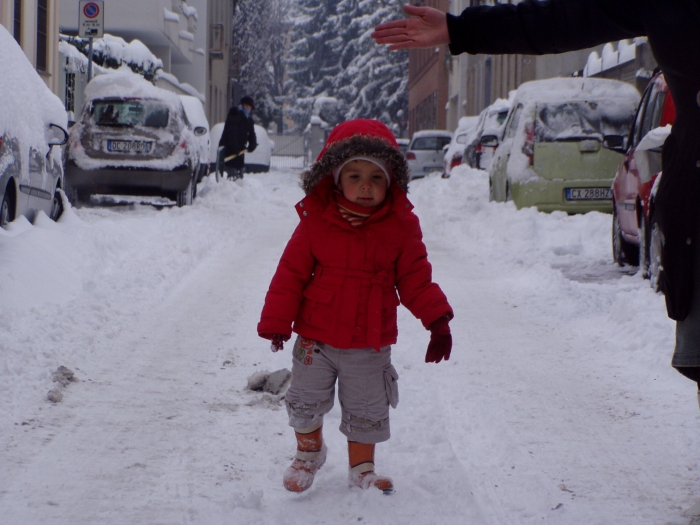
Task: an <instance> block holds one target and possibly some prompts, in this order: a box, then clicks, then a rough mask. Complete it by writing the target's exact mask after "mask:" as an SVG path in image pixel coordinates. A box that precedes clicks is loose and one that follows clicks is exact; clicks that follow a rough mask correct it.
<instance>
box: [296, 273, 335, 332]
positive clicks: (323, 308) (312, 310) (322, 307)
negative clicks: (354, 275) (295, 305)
mask: <svg viewBox="0 0 700 525" xmlns="http://www.w3.org/2000/svg"><path fill="white" fill-rule="evenodd" d="M303 296H304V300H303V302H302V304H301V311H300V312H299V318H300V320H301V321H302V322H303V323H307V324H309V325H311V326H315V327H318V328H326V327H327V325H328V324H329V323H330V322H331V319H332V318H331V311H332V309H331V308H330V304H331V302H332V301H333V297H334V296H335V290H330V289H327V288H320V287H319V286H314V285H313V284H311V285H310V286H308V287H306V288H305V289H304V292H303Z"/></svg>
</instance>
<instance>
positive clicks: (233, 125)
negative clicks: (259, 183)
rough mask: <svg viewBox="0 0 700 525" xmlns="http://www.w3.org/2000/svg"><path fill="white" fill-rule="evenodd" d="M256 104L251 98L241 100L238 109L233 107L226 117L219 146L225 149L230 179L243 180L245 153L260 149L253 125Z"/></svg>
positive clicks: (227, 172) (226, 166)
mask: <svg viewBox="0 0 700 525" xmlns="http://www.w3.org/2000/svg"><path fill="white" fill-rule="evenodd" d="M254 109H255V102H254V101H253V99H252V98H251V97H248V96H245V97H243V98H241V101H240V102H239V104H238V107H231V109H230V110H229V112H228V115H227V116H226V123H225V124H224V131H223V132H222V134H221V140H219V146H223V147H224V158H225V160H224V169H225V170H226V176H227V178H229V179H241V178H243V169H244V167H245V153H246V152H249V153H252V152H253V151H255V148H257V147H258V141H257V139H256V137H255V127H254V124H253V110H254Z"/></svg>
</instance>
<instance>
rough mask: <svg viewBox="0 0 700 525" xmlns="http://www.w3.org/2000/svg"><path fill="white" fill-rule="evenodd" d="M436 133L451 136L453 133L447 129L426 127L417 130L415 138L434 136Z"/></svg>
mask: <svg viewBox="0 0 700 525" xmlns="http://www.w3.org/2000/svg"><path fill="white" fill-rule="evenodd" d="M435 135H439V136H445V137H451V136H452V133H450V132H449V131H447V130H446V129H424V130H421V131H416V132H415V133H414V134H413V138H416V137H434V136H435Z"/></svg>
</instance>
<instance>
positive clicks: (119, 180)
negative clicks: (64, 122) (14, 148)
mask: <svg viewBox="0 0 700 525" xmlns="http://www.w3.org/2000/svg"><path fill="white" fill-rule="evenodd" d="M132 76H133V77H137V75H132ZM113 79H114V80H113ZM143 83H146V81H145V80H143V79H139V78H132V77H129V76H125V75H124V74H120V75H118V76H117V75H116V74H105V75H100V76H98V77H96V78H95V79H93V80H92V82H91V83H90V84H89V85H88V88H87V90H86V94H88V95H90V96H89V98H88V100H87V101H86V103H85V107H84V108H83V111H82V114H81V117H80V120H79V121H78V122H76V124H75V125H74V126H73V127H72V128H71V130H70V142H69V149H68V159H67V162H66V187H67V188H68V190H67V192H66V193H68V196H69V199H70V200H71V202H73V203H74V204H76V203H79V202H87V201H89V199H90V196H91V195H94V194H107V195H110V194H112V195H114V194H117V195H141V196H162V197H167V198H170V199H171V200H174V201H176V203H177V205H178V206H185V205H189V204H192V201H193V199H194V197H195V195H196V191H197V190H196V189H197V185H196V184H197V175H198V173H199V163H200V160H199V149H200V144H199V142H198V140H197V139H198V138H199V137H201V136H203V135H206V133H207V129H206V128H204V127H203V126H196V127H193V126H192V125H191V124H190V123H189V120H188V118H187V115H186V113H185V110H184V108H183V105H182V101H181V99H180V98H178V96H177V95H175V94H173V93H170V92H168V91H165V90H163V89H159V88H157V87H155V86H153V85H148V86H146V85H141V84H143ZM146 84H147V83H146ZM112 85H115V86H116V87H117V88H118V89H110V88H111V86H112ZM115 95H117V96H115ZM203 160H206V159H203Z"/></svg>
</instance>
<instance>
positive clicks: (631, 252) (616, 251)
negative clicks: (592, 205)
mask: <svg viewBox="0 0 700 525" xmlns="http://www.w3.org/2000/svg"><path fill="white" fill-rule="evenodd" d="M612 248H613V259H614V260H615V262H616V263H617V264H618V265H619V266H623V265H625V264H631V265H632V266H637V264H638V263H639V246H635V245H634V244H631V243H629V242H627V241H626V240H625V239H624V238H623V237H622V228H621V227H620V218H619V217H618V215H617V208H616V206H615V203H613V225H612Z"/></svg>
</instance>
